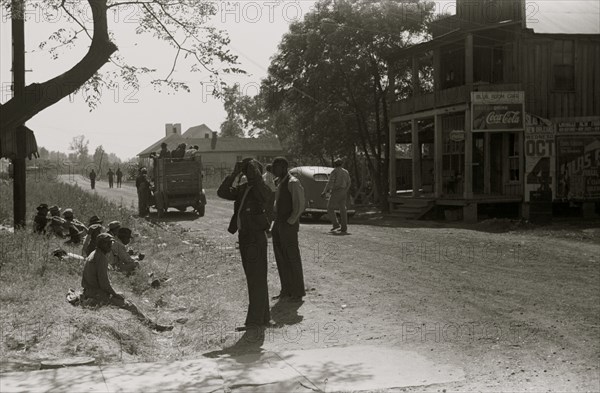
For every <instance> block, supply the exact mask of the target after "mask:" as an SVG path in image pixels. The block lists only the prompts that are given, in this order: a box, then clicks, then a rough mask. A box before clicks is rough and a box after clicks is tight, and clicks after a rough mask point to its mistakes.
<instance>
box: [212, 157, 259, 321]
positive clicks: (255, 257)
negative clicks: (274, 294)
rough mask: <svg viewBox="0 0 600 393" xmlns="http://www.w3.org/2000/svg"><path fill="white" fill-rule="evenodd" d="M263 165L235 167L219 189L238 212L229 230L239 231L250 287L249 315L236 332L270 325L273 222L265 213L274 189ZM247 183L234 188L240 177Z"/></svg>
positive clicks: (249, 162) (248, 161)
mask: <svg viewBox="0 0 600 393" xmlns="http://www.w3.org/2000/svg"><path fill="white" fill-rule="evenodd" d="M261 172H262V170H261V167H260V163H259V162H258V161H255V160H253V159H251V158H247V159H245V160H243V161H242V162H238V163H237V164H236V165H235V168H234V170H233V173H232V174H231V175H229V176H227V177H226V178H225V179H224V180H223V183H221V185H220V186H219V189H218V190H217V195H218V196H219V197H220V198H223V199H227V200H230V201H235V203H234V205H233V206H234V207H233V208H234V212H233V216H232V217H231V221H230V223H229V228H228V229H227V230H228V231H229V232H230V233H232V234H234V233H236V232H238V239H239V246H240V254H241V257H242V266H243V268H244V273H245V275H246V282H247V285H248V298H249V304H248V312H247V314H246V321H245V323H244V326H240V327H237V328H236V330H238V331H243V330H247V329H250V328H259V329H262V328H263V327H265V326H268V325H269V324H270V320H271V315H270V310H269V289H268V286H267V236H266V235H265V231H266V230H267V229H268V227H269V222H268V220H267V217H266V214H265V204H266V203H267V201H268V200H269V198H270V194H271V190H269V187H267V185H266V184H265V183H264V181H263V179H262V173H261ZM242 174H243V175H245V176H246V179H247V182H246V183H243V184H238V185H236V186H234V182H235V181H236V179H238V178H239V176H240V175H242Z"/></svg>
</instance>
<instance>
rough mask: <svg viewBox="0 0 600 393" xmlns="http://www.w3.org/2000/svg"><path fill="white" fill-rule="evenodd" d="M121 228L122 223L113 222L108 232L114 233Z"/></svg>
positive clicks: (109, 225) (109, 224)
mask: <svg viewBox="0 0 600 393" xmlns="http://www.w3.org/2000/svg"><path fill="white" fill-rule="evenodd" d="M119 228H121V222H120V221H111V222H109V223H108V230H109V231H114V230H117V229H119Z"/></svg>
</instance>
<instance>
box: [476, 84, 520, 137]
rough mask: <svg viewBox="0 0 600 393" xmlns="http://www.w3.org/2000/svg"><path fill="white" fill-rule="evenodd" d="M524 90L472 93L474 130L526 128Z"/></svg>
mask: <svg viewBox="0 0 600 393" xmlns="http://www.w3.org/2000/svg"><path fill="white" fill-rule="evenodd" d="M524 98H525V97H524V93H523V92H522V91H498V92H495V91H478V92H472V93H471V104H472V110H471V116H472V121H473V123H472V130H473V131H521V130H523V129H524V127H525V126H524V113H525V111H524V104H523V103H524Z"/></svg>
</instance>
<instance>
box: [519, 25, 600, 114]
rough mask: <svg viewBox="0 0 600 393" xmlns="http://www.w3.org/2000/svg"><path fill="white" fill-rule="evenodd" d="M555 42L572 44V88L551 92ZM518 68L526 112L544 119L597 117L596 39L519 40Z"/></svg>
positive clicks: (599, 61)
mask: <svg viewBox="0 0 600 393" xmlns="http://www.w3.org/2000/svg"><path fill="white" fill-rule="evenodd" d="M555 40H572V41H574V48H573V50H574V77H575V83H574V89H573V90H572V91H558V90H555V89H554V70H553V64H552V50H553V45H554V41H555ZM521 69H522V70H524V71H525V72H524V73H523V88H524V90H525V105H526V111H527V112H529V113H533V114H535V115H538V116H541V117H544V118H548V119H551V118H557V117H584V116H599V115H600V40H598V39H592V38H587V37H579V36H563V35H559V36H539V35H537V36H536V35H533V34H531V35H529V36H525V37H523V42H522V48H521Z"/></svg>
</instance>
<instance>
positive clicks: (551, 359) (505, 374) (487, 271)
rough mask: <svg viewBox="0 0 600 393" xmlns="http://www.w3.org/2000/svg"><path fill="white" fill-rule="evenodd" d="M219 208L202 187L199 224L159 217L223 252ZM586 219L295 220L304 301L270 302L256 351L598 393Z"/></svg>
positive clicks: (599, 260) (596, 275)
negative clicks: (427, 361) (355, 358)
mask: <svg viewBox="0 0 600 393" xmlns="http://www.w3.org/2000/svg"><path fill="white" fill-rule="evenodd" d="M77 181H78V183H79V184H86V185H87V183H85V182H84V181H83V179H77ZM88 187H89V186H88ZM95 192H96V193H98V194H100V195H102V196H106V197H107V198H109V199H111V200H114V201H115V202H117V203H122V204H124V205H126V206H132V204H133V206H135V205H136V193H135V189H134V188H133V187H131V186H130V185H124V186H123V188H122V189H108V186H107V184H106V183H105V182H98V183H97V186H96V190H95ZM231 211H232V204H231V203H230V202H227V201H222V200H219V199H218V198H217V197H216V195H215V192H214V191H211V192H209V193H208V206H207V209H206V216H205V217H203V218H200V219H192V218H191V213H180V212H176V211H173V212H169V213H168V214H167V216H166V217H165V218H164V221H166V222H169V223H171V224H174V223H176V225H178V226H181V227H183V228H186V229H187V230H188V231H189V232H188V236H189V237H191V238H193V237H199V236H202V237H205V238H207V239H209V240H210V241H212V242H215V243H217V244H223V245H227V246H228V247H231V246H232V245H233V244H234V243H235V237H233V236H230V235H229V234H227V232H226V231H225V229H226V227H227V223H228V221H229V218H230V214H231ZM151 219H153V220H155V219H156V217H155V216H153V217H151ZM597 224H598V223H595V226H594V223H592V225H591V226H590V225H589V226H588V227H586V226H582V225H576V226H572V225H568V224H565V225H566V227H565V228H562V227H559V226H553V227H547V228H533V229H531V228H525V229H523V228H512V227H510V226H509V227H508V228H501V226H502V225H504V223H503V222H499V223H496V224H494V225H491V226H486V224H485V223H484V224H480V225H477V226H471V227H468V226H461V225H455V226H450V225H446V224H440V223H432V222H421V221H418V222H414V221H397V220H389V219H385V218H383V217H381V216H378V215H375V214H374V215H369V214H362V215H359V216H358V217H357V218H356V219H354V220H352V222H351V223H350V227H349V232H350V234H349V235H347V236H339V235H332V234H330V233H329V232H328V229H329V224H328V223H327V222H325V221H322V222H319V223H314V222H310V221H306V222H303V224H302V226H301V232H300V243H301V252H302V257H303V264H304V271H305V283H306V287H307V288H308V295H307V297H306V298H305V302H304V303H303V304H302V305H301V306H300V307H299V308H298V309H295V308H293V309H290V308H289V306H287V307H282V305H281V304H279V303H276V304H275V305H273V316H274V319H276V320H277V319H280V320H284V321H285V323H286V326H285V327H284V328H283V329H277V330H274V331H273V332H270V337H269V338H268V340H267V341H266V342H265V345H264V347H265V349H268V350H284V349H306V348H317V347H326V346H332V345H350V344H359V343H366V344H374V345H381V346H397V347H402V348H403V349H409V350H415V351H417V352H419V353H422V354H424V355H425V356H428V357H429V358H431V359H434V360H437V361H440V362H444V363H450V364H454V365H457V366H460V367H462V368H464V370H465V372H466V375H467V379H466V381H464V382H458V383H453V384H451V385H449V386H444V388H447V389H449V390H459V391H525V390H528V391H598V390H600V376H599V373H600V368H599V362H600V345H599V344H598V343H599V342H600V306H599V304H600V229H599V228H598V225H597ZM271 259H272V256H271ZM272 262H273V263H272V264H271V266H270V267H271V269H270V273H269V274H270V276H269V280H270V290H271V293H276V292H278V289H279V287H278V286H279V283H278V278H277V272H276V268H275V265H274V261H272ZM239 273H240V274H242V273H241V268H240V272H239ZM382 361H384V360H383V359H382ZM414 390H415V391H420V390H431V388H429V389H426V388H414Z"/></svg>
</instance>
